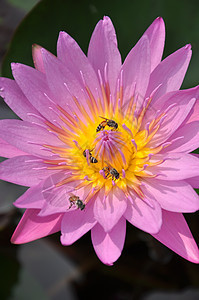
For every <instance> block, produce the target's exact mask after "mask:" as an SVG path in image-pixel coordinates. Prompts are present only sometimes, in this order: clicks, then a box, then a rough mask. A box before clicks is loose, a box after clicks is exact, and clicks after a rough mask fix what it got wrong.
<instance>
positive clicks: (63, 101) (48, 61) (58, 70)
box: [41, 49, 90, 119]
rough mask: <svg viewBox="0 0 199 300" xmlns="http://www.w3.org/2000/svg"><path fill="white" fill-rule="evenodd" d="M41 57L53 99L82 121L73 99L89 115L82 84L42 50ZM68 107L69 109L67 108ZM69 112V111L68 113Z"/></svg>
mask: <svg viewBox="0 0 199 300" xmlns="http://www.w3.org/2000/svg"><path fill="white" fill-rule="evenodd" d="M41 51H42V56H43V61H44V67H45V72H46V79H47V82H48V86H49V89H50V90H51V92H52V94H53V98H55V99H56V98H57V103H58V104H59V105H61V106H62V107H63V108H64V109H66V110H67V111H68V110H69V108H70V110H71V111H73V113H76V114H78V116H79V117H80V118H81V119H82V118H83V114H82V113H80V111H79V110H78V108H77V106H76V104H75V101H74V97H75V98H76V99H77V100H78V101H79V103H80V105H82V107H84V109H85V110H86V111H87V113H88V114H89V112H90V108H89V106H88V104H87V101H86V99H87V98H88V95H87V93H86V91H85V90H84V86H83V82H82V84H80V82H79V81H78V78H77V77H76V76H75V75H74V74H73V73H72V72H71V71H70V70H69V69H68V68H67V66H65V65H64V64H63V62H62V61H60V60H59V59H58V58H56V57H55V56H54V55H52V54H51V53H50V52H48V51H47V50H45V49H42V50H41ZM68 106H69V108H68ZM70 110H69V111H70Z"/></svg>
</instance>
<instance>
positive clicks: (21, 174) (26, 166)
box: [0, 155, 57, 186]
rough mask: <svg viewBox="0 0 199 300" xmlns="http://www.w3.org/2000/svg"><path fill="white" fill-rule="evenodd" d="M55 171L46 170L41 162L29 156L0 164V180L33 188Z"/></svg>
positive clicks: (11, 159) (13, 158)
mask: <svg viewBox="0 0 199 300" xmlns="http://www.w3.org/2000/svg"><path fill="white" fill-rule="evenodd" d="M55 172H57V171H56V170H49V169H47V165H46V164H45V163H43V160H42V159H40V158H37V157H35V156H31V155H21V156H16V157H12V158H9V159H7V160H4V161H3V162H2V163H0V179H1V180H6V181H9V182H12V183H16V184H20V185H24V186H33V185H36V184H38V183H39V182H40V181H41V180H43V179H45V178H46V177H48V176H50V175H51V174H52V173H55Z"/></svg>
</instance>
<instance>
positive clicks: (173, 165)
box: [146, 152, 199, 181]
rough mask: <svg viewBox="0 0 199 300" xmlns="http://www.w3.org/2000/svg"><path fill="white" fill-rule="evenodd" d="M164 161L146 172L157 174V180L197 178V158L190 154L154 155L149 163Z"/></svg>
mask: <svg viewBox="0 0 199 300" xmlns="http://www.w3.org/2000/svg"><path fill="white" fill-rule="evenodd" d="M164 159H165V161H164V162H163V163H162V164H160V165H159V166H153V167H148V168H147V169H146V171H147V172H149V173H151V174H158V176H157V179H162V180H171V181H173V180H183V179H186V178H189V177H194V176H199V158H198V157H195V156H194V155H191V154H184V153H174V152H173V153H168V154H162V155H161V154H158V155H154V157H153V158H152V159H151V161H152V162H153V161H154V162H155V161H157V160H158V161H159V160H164Z"/></svg>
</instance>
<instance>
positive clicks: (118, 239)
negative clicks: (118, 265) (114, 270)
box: [91, 218, 126, 265]
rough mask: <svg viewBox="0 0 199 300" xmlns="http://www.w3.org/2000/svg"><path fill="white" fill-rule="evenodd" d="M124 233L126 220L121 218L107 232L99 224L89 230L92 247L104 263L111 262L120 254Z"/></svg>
mask: <svg viewBox="0 0 199 300" xmlns="http://www.w3.org/2000/svg"><path fill="white" fill-rule="evenodd" d="M125 235H126V222H125V219H124V218H121V219H120V220H119V221H118V223H117V224H116V225H115V227H113V229H112V230H111V231H109V232H105V231H104V229H103V227H102V226H101V225H100V224H97V225H95V227H94V228H93V229H92V230H91V238H92V243H93V247H94V249H95V252H96V254H97V256H98V257H99V259H100V260H101V261H102V262H103V263H104V264H106V265H113V263H114V262H115V261H116V260H117V259H118V258H119V256H120V255H121V252H122V249H123V246H124V241H125Z"/></svg>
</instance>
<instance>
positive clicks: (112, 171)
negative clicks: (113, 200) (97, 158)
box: [102, 166, 120, 180]
mask: <svg viewBox="0 0 199 300" xmlns="http://www.w3.org/2000/svg"><path fill="white" fill-rule="evenodd" d="M102 170H103V171H104V173H105V175H106V178H108V177H110V176H111V177H112V180H114V179H119V177H120V174H119V173H118V171H117V170H116V169H115V168H112V167H108V166H107V167H104V168H103V169H102Z"/></svg>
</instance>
